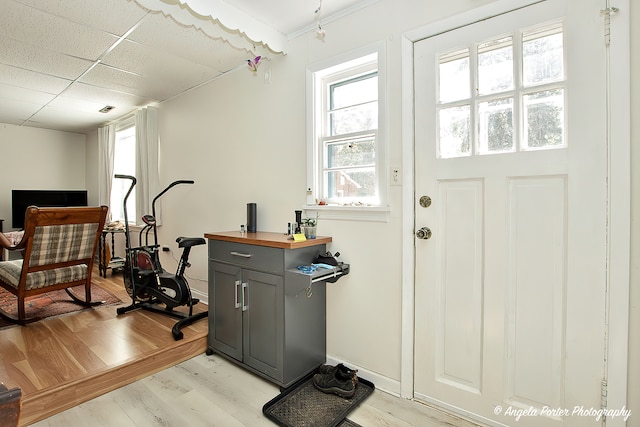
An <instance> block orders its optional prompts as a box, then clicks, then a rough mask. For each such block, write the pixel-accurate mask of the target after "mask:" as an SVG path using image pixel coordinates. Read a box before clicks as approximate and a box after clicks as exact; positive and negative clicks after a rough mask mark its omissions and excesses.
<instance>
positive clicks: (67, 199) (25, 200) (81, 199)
mask: <svg viewBox="0 0 640 427" xmlns="http://www.w3.org/2000/svg"><path fill="white" fill-rule="evenodd" d="M32 205H35V206H38V207H41V208H45V207H47V208H48V207H68V206H87V190H11V219H12V226H13V228H19V229H22V228H24V214H25V212H26V211H27V208H28V207H29V206H32Z"/></svg>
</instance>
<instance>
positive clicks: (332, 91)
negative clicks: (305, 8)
mask: <svg viewBox="0 0 640 427" xmlns="http://www.w3.org/2000/svg"><path fill="white" fill-rule="evenodd" d="M382 46H383V45H377V46H375V47H370V48H366V49H363V50H360V51H359V52H355V53H352V54H350V55H346V56H343V57H341V58H338V59H336V60H335V61H330V62H327V63H324V64H321V65H317V66H315V67H312V68H311V69H310V70H309V80H310V82H309V83H310V89H311V93H312V96H311V97H310V99H312V101H311V102H312V106H311V109H310V111H311V112H312V113H311V115H310V118H309V121H310V123H309V125H310V133H309V153H310V155H309V158H308V170H309V173H308V181H309V184H308V189H309V190H310V191H311V193H312V197H311V198H313V199H315V200H308V203H309V204H313V203H315V201H316V200H317V201H320V200H322V201H324V202H325V203H327V204H329V205H334V206H383V205H385V204H386V189H385V185H386V176H385V174H383V173H382V172H383V171H386V169H387V168H386V165H385V145H384V137H383V132H382V127H381V124H382V123H384V100H385V93H384V87H385V82H384V80H385V72H384V50H383V49H382Z"/></svg>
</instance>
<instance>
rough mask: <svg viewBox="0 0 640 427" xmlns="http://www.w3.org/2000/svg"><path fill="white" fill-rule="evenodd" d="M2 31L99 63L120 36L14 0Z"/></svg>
mask: <svg viewBox="0 0 640 427" xmlns="http://www.w3.org/2000/svg"><path fill="white" fill-rule="evenodd" d="M5 3H6V5H4V7H3V11H2V12H3V13H2V14H0V28H3V30H4V31H6V33H7V34H10V38H12V39H14V40H17V41H21V42H23V43H27V44H31V45H35V46H39V47H41V48H42V49H46V50H49V51H52V52H60V53H65V54H67V55H73V56H76V57H79V58H85V59H89V60H97V59H98V58H99V57H100V56H101V55H102V54H103V53H104V52H105V51H106V50H107V49H108V48H109V47H110V46H111V45H112V44H113V43H115V42H116V41H117V37H116V36H114V35H112V34H109V33H107V32H105V31H102V30H97V29H94V28H91V27H89V26H86V25H82V24H78V23H75V22H72V21H69V20H67V19H64V18H61V17H58V16H55V15H51V14H49V13H46V12H43V11H41V10H38V9H34V8H32V7H30V6H26V5H24V4H22V3H18V2H15V1H9V2H6V1H5Z"/></svg>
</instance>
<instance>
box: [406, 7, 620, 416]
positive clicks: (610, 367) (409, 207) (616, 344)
mask: <svg viewBox="0 0 640 427" xmlns="http://www.w3.org/2000/svg"><path fill="white" fill-rule="evenodd" d="M542 1H546V0H542ZM539 2H540V0H538V1H536V0H498V1H496V2H494V3H491V4H489V5H486V6H481V7H478V8H476V9H472V10H469V11H467V12H464V13H462V14H459V15H456V16H453V17H451V18H447V19H444V20H441V21H438V22H435V23H432V24H429V25H427V26H425V27H421V28H419V29H416V30H412V31H409V32H406V33H404V34H403V35H402V100H403V101H402V135H403V136H402V164H403V165H404V168H403V176H402V182H403V183H404V185H403V190H402V212H403V213H402V236H403V239H402V253H403V257H402V337H401V339H402V341H401V342H402V348H401V372H400V395H401V397H404V398H413V397H414V368H413V366H414V307H415V294H414V286H415V274H414V273H415V266H416V263H415V245H414V244H415V237H414V230H415V203H416V197H417V196H419V195H416V194H415V184H414V177H415V171H414V154H413V153H414V117H415V112H414V105H413V92H414V86H413V66H414V64H413V44H414V43H415V42H417V41H419V40H422V39H425V38H428V37H431V36H434V35H437V34H440V33H442V32H446V31H450V30H452V29H455V28H458V27H461V26H464V25H468V24H471V23H473V22H476V21H478V20H481V19H485V18H488V17H492V16H496V15H500V14H503V13H507V12H509V11H512V10H515V9H519V8H522V7H525V6H528V5H531V4H535V3H539ZM605 3H608V0H603V8H604V4H605ZM616 7H617V8H618V9H619V10H620V12H619V13H618V14H617V15H615V16H613V17H612V19H611V32H612V33H615V34H616V37H615V40H616V42H615V43H613V45H612V46H611V50H610V58H611V59H610V75H611V79H610V81H609V82H608V92H609V104H610V112H609V125H608V126H609V142H608V147H609V165H610V166H609V171H608V181H609V183H610V187H609V224H611V226H610V228H609V230H608V236H607V241H608V248H607V256H608V260H607V261H608V265H609V268H608V271H607V278H608V282H609V284H608V298H607V301H606V303H607V304H608V307H607V312H608V313H610V315H609V324H608V325H607V340H608V342H607V343H606V348H607V354H606V369H607V372H606V373H605V375H606V376H607V378H608V407H609V408H622V407H623V406H624V405H625V404H626V401H627V375H628V372H627V371H628V370H627V362H628V360H627V359H628V332H629V309H628V306H629V277H630V276H629V268H630V237H629V236H630V223H631V218H630V205H631V200H630V195H631V165H630V161H629V159H630V158H631V156H630V143H631V136H630V128H631V117H630V105H631V99H630V56H629V52H630V22H629V21H630V13H629V10H630V0H620V1H618V2H617V4H616ZM603 27H604V26H603ZM610 307H615V309H614V310H610ZM612 349H613V351H612ZM603 356H605V355H603ZM611 360H615V361H616V362H615V363H610V362H611ZM604 363H605V361H603V364H604ZM608 425H612V426H618V425H619V426H623V425H624V420H623V419H621V418H620V419H615V418H614V419H613V420H612V421H610V422H609V423H608Z"/></svg>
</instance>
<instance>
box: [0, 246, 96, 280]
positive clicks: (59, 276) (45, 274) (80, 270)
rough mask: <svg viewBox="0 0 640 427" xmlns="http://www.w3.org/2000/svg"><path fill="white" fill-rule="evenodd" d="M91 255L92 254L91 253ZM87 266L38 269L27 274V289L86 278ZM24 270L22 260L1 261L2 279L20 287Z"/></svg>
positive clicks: (0, 271)
mask: <svg viewBox="0 0 640 427" xmlns="http://www.w3.org/2000/svg"><path fill="white" fill-rule="evenodd" d="M89 255H91V254H89ZM87 271H88V269H87V266H86V265H85V264H82V265H74V266H71V267H63V268H56V269H53V270H45V271H36V272H33V273H29V274H28V275H27V286H26V289H39V288H44V287H45V286H49V285H54V284H57V283H66V282H73V281H76V280H82V279H86V277H87ZM21 272H22V260H21V259H20V260H16V261H5V262H0V280H1V281H3V282H4V283H6V284H8V285H11V286H13V287H14V288H16V289H17V288H18V284H19V283H20V273H21Z"/></svg>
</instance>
